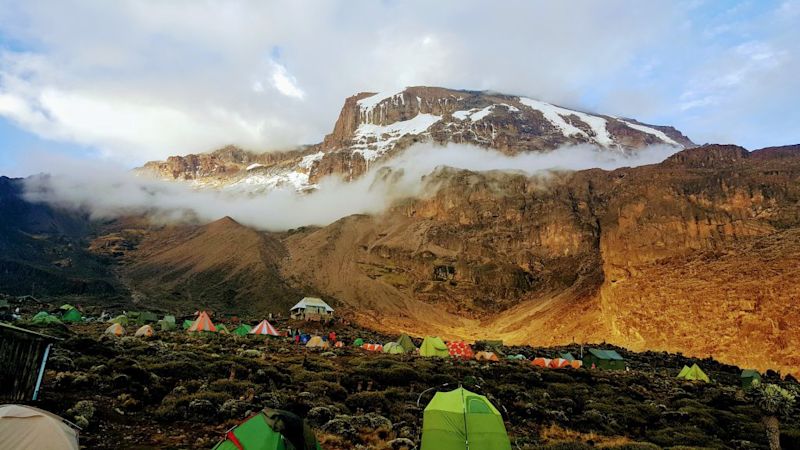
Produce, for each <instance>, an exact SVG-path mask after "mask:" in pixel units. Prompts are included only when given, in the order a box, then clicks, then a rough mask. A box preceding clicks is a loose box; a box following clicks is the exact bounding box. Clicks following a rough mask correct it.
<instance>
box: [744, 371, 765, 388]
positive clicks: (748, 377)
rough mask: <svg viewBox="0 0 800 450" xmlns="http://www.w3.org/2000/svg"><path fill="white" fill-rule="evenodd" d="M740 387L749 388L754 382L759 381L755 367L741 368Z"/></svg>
mask: <svg viewBox="0 0 800 450" xmlns="http://www.w3.org/2000/svg"><path fill="white" fill-rule="evenodd" d="M741 378H742V389H750V388H751V387H753V386H754V385H756V384H759V383H761V374H760V373H758V371H757V370H755V369H744V370H742V375H741Z"/></svg>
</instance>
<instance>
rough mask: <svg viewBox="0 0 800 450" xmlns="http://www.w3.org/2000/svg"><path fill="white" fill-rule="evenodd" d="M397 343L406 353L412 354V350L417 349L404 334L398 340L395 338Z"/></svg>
mask: <svg viewBox="0 0 800 450" xmlns="http://www.w3.org/2000/svg"><path fill="white" fill-rule="evenodd" d="M397 343H398V344H400V346H401V347H403V350H405V351H406V352H413V351H414V350H416V349H417V346H416V345H414V341H412V340H411V338H410V337H409V336H408V335H407V334H404V335H402V336H400V337H399V338H397Z"/></svg>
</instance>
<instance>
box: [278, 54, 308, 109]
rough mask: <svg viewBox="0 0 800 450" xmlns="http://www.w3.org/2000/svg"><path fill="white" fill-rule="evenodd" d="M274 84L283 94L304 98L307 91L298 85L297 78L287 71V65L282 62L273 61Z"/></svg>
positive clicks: (299, 98)
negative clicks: (284, 65)
mask: <svg viewBox="0 0 800 450" xmlns="http://www.w3.org/2000/svg"><path fill="white" fill-rule="evenodd" d="M272 67H273V68H272V85H273V86H275V89H277V90H278V92H280V93H281V94H283V95H285V96H287V97H292V98H296V99H298V100H302V99H303V97H305V96H306V93H305V92H303V90H302V89H300V87H299V86H298V85H297V80H296V79H295V78H294V76H292V74H290V73H289V72H287V71H286V67H283V66H282V65H281V64H278V63H276V62H274V61H273V62H272Z"/></svg>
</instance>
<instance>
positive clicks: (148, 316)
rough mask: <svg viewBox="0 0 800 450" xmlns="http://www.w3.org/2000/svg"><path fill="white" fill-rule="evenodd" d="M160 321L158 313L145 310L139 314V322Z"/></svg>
mask: <svg viewBox="0 0 800 450" xmlns="http://www.w3.org/2000/svg"><path fill="white" fill-rule="evenodd" d="M157 321H158V315H156V313H153V312H150V311H145V312H143V313H140V314H139V322H141V323H153V322H157Z"/></svg>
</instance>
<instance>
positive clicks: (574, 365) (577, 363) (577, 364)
mask: <svg viewBox="0 0 800 450" xmlns="http://www.w3.org/2000/svg"><path fill="white" fill-rule="evenodd" d="M569 365H570V366H572V368H573V369H580V368H581V367H583V361H581V360H580V359H576V360H573V361H570V362H569Z"/></svg>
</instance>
